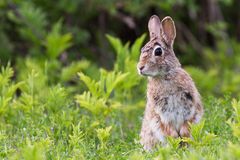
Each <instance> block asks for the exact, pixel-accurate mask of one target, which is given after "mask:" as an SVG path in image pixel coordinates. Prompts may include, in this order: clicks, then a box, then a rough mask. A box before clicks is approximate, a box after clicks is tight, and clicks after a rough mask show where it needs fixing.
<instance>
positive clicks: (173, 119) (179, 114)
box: [154, 92, 195, 129]
mask: <svg viewBox="0 0 240 160" xmlns="http://www.w3.org/2000/svg"><path fill="white" fill-rule="evenodd" d="M187 96H188V95H186V93H184V92H182V93H177V94H171V95H167V96H164V97H162V98H161V99H159V100H156V99H155V106H154V108H155V112H156V113H157V114H158V115H159V116H160V118H161V122H162V123H164V124H172V125H173V126H175V128H176V129H178V128H179V127H180V126H181V125H182V124H183V123H184V121H186V120H189V119H191V117H192V116H193V115H194V112H195V110H194V107H193V103H192V99H191V97H187Z"/></svg>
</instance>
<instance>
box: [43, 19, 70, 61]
mask: <svg viewBox="0 0 240 160" xmlns="http://www.w3.org/2000/svg"><path fill="white" fill-rule="evenodd" d="M61 28H62V24H61V21H59V22H57V23H56V24H55V25H54V26H53V28H52V30H51V32H49V33H48V34H47V36H46V44H45V46H46V49H47V55H48V56H49V58H53V59H55V58H57V57H58V56H59V55H60V54H61V53H63V52H64V51H65V50H66V49H67V48H69V47H70V46H71V45H72V44H71V39H72V35H71V33H66V34H64V35H61V33H60V32H61Z"/></svg>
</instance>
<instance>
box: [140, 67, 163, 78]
mask: <svg viewBox="0 0 240 160" xmlns="http://www.w3.org/2000/svg"><path fill="white" fill-rule="evenodd" d="M138 73H139V74H140V75H142V76H147V77H157V76H161V75H162V72H159V71H155V72H154V71H151V72H150V71H147V70H144V69H142V70H138Z"/></svg>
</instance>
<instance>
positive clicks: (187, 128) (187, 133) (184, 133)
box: [179, 121, 191, 138]
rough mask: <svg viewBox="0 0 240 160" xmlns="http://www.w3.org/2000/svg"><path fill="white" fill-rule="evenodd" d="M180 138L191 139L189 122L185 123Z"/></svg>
mask: <svg viewBox="0 0 240 160" xmlns="http://www.w3.org/2000/svg"><path fill="white" fill-rule="evenodd" d="M179 134H180V137H182V138H183V137H190V136H191V134H190V126H189V124H188V122H187V121H186V122H184V123H183V125H182V126H181V128H180V131H179Z"/></svg>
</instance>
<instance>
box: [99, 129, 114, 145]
mask: <svg viewBox="0 0 240 160" xmlns="http://www.w3.org/2000/svg"><path fill="white" fill-rule="evenodd" d="M111 129H112V126H109V127H106V128H99V129H97V130H96V132H97V137H98V139H99V141H100V149H107V141H108V139H109V137H110V131H111Z"/></svg>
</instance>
